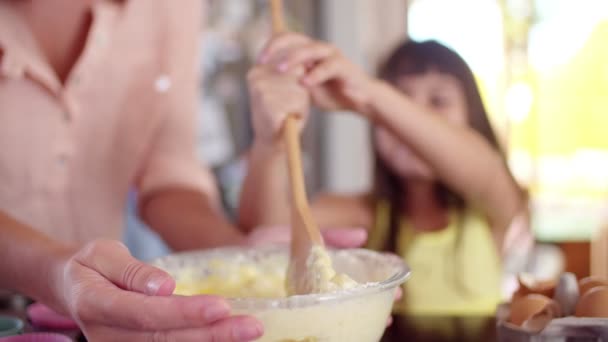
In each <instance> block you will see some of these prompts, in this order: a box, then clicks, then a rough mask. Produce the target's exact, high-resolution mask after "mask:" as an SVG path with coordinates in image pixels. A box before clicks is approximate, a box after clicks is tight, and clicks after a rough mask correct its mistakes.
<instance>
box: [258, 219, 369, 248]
mask: <svg viewBox="0 0 608 342" xmlns="http://www.w3.org/2000/svg"><path fill="white" fill-rule="evenodd" d="M321 234H322V235H323V240H324V241H325V244H327V245H328V246H330V247H333V248H358V247H361V246H363V245H364V244H365V242H366V241H367V231H366V230H365V229H363V228H327V229H321ZM247 240H248V243H249V244H250V245H252V246H259V245H269V244H270V245H289V242H290V241H291V229H290V228H289V226H285V225H279V226H272V227H261V228H256V229H255V230H253V231H252V232H251V233H249V236H248V239H247Z"/></svg>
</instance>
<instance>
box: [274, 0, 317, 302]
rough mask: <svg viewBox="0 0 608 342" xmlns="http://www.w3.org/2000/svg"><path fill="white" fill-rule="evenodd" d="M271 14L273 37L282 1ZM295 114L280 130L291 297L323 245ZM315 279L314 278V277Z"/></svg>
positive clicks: (281, 27) (303, 285) (280, 24)
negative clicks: (285, 168) (287, 198)
mask: <svg viewBox="0 0 608 342" xmlns="http://www.w3.org/2000/svg"><path fill="white" fill-rule="evenodd" d="M270 5H271V13H272V30H273V32H274V33H275V34H277V33H281V32H284V31H285V21H284V19H283V2H282V0H270ZM300 117H301V115H300V114H298V113H289V115H288V116H287V118H286V120H285V123H284V127H283V140H284V142H285V145H286V148H287V165H288V169H289V183H290V190H291V232H292V235H291V236H292V238H291V255H290V265H289V268H290V269H289V271H288V274H287V277H288V279H287V283H288V289H289V290H290V292H293V293H290V294H306V293H311V292H312V289H311V288H310V282H308V281H306V279H307V278H308V277H309V276H310V271H311V270H309V269H308V266H307V263H306V261H307V260H308V257H309V255H310V252H311V250H312V248H313V246H315V245H318V246H324V244H323V238H322V236H321V232H320V231H319V227H318V226H317V224H316V223H315V221H314V219H313V217H312V214H311V212H310V206H309V204H308V199H307V197H306V188H305V185H304V174H303V172H302V156H301V152H300V140H299V139H300V137H299V134H298V127H297V126H298V120H299V118H300ZM313 276H314V275H313Z"/></svg>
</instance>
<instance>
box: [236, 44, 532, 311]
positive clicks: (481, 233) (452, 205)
mask: <svg viewBox="0 0 608 342" xmlns="http://www.w3.org/2000/svg"><path fill="white" fill-rule="evenodd" d="M249 87H250V95H251V101H252V106H253V122H254V130H255V140H254V144H253V147H252V149H251V152H250V167H249V171H248V175H247V178H246V181H245V185H244V189H243V193H242V198H241V208H240V223H241V224H242V225H243V226H244V227H247V228H249V229H253V228H254V227H258V226H268V225H276V224H285V223H287V222H289V216H288V215H289V212H288V210H287V208H288V207H287V206H286V205H285V204H286V203H287V202H288V199H287V193H286V191H285V189H286V184H287V180H286V170H285V165H286V162H285V152H284V150H283V147H282V146H281V142H280V141H281V140H280V139H279V138H278V137H279V131H280V128H281V125H282V120H283V118H284V117H285V113H303V116H304V117H305V116H306V113H307V112H308V110H309V102H311V101H312V103H313V104H315V105H316V106H318V107H320V108H322V109H325V110H349V111H353V112H355V113H358V114H359V115H362V116H363V117H365V118H367V119H369V120H370V121H371V122H372V123H373V146H374V151H375V155H376V167H375V187H374V189H373V190H371V191H370V192H369V193H366V194H362V195H359V196H338V195H322V196H319V197H318V198H317V199H316V200H315V201H314V213H315V215H316V219H317V220H318V222H319V224H320V225H321V227H324V226H325V227H328V226H363V227H367V228H369V232H370V239H369V247H371V248H376V249H382V250H388V251H393V252H397V253H399V254H400V255H402V256H403V257H404V258H405V259H406V261H407V262H408V263H409V265H410V267H411V268H412V271H413V272H412V278H411V280H409V281H408V282H407V284H406V287H405V296H404V298H405V299H404V303H403V306H401V307H400V309H402V310H405V311H407V312H409V313H416V314H431V315H466V314H469V315H488V314H492V313H493V312H494V310H495V308H496V304H497V303H498V302H499V300H500V278H501V274H502V273H501V259H500V257H501V255H500V254H501V251H502V250H503V248H504V245H505V233H506V232H507V230H508V227H509V226H511V223H512V221H513V219H514V218H515V217H516V216H517V215H518V214H519V213H520V212H522V210H523V209H524V207H525V196H524V194H523V193H522V191H521V190H520V189H519V188H518V186H517V185H516V183H515V181H514V179H513V177H512V176H511V174H510V173H509V170H508V169H507V167H506V164H505V161H504V158H503V156H502V153H501V149H500V146H499V144H498V141H497V139H496V136H495V134H494V132H493V131H492V128H491V125H490V123H489V122H488V117H487V114H486V110H485V109H484V106H483V104H482V100H481V97H480V95H479V91H478V89H477V86H476V84H475V80H474V77H473V74H472V72H471V70H470V69H469V67H468V66H467V65H466V63H465V62H464V61H463V59H462V58H461V57H460V56H458V55H457V54H456V53H455V52H453V51H452V50H450V49H448V48H446V47H444V46H442V45H440V44H439V43H437V42H433V41H428V42H422V43H417V42H412V41H409V42H406V43H404V44H403V45H401V46H399V47H398V48H397V49H396V50H395V51H394V53H393V54H392V55H391V56H390V57H389V58H388V60H387V61H386V63H385V64H384V65H383V66H382V68H381V70H380V78H374V77H371V76H369V75H367V74H366V73H365V72H364V71H362V69H360V68H359V67H358V66H356V65H354V64H353V63H351V62H350V61H348V60H347V59H346V58H345V57H344V56H343V55H342V54H341V53H340V52H339V51H338V50H337V49H336V48H335V47H333V46H331V45H328V44H326V43H323V42H319V41H315V40H312V39H311V38H308V37H305V36H302V35H298V34H293V33H288V34H282V35H280V36H277V37H274V38H273V39H272V40H271V41H270V42H269V44H268V45H267V46H266V47H265V49H264V51H263V52H262V54H261V56H260V60H259V64H258V65H257V66H255V67H254V68H253V69H252V70H251V72H250V74H249Z"/></svg>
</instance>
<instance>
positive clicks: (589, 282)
mask: <svg viewBox="0 0 608 342" xmlns="http://www.w3.org/2000/svg"><path fill="white" fill-rule="evenodd" d="M597 286H608V279H604V278H600V277H587V278H583V279H581V280H579V282H578V292H579V293H580V295H581V296H582V295H584V294H585V293H587V291H589V290H591V289H592V288H594V287H597Z"/></svg>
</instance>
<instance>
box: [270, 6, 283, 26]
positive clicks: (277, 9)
mask: <svg viewBox="0 0 608 342" xmlns="http://www.w3.org/2000/svg"><path fill="white" fill-rule="evenodd" d="M270 15H271V17H272V32H273V33H275V34H277V33H281V32H284V31H285V19H284V18H283V1H282V0H270Z"/></svg>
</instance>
